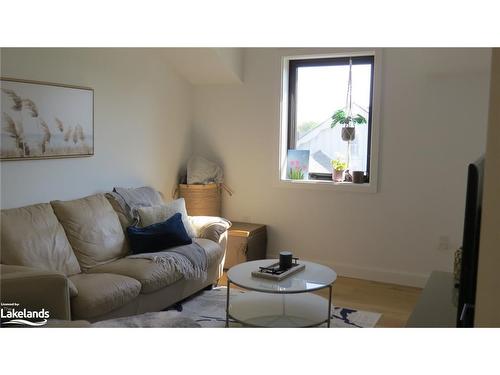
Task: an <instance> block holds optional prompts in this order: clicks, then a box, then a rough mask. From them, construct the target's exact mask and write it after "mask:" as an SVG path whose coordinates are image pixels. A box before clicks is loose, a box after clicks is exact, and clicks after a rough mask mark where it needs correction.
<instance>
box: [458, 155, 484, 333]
mask: <svg viewBox="0 0 500 375" xmlns="http://www.w3.org/2000/svg"><path fill="white" fill-rule="evenodd" d="M483 174H484V158H483V157H481V158H480V159H478V160H477V161H475V162H474V163H471V164H469V169H468V173H467V193H466V197H465V218H464V233H463V240H462V262H461V267H460V284H459V286H458V288H459V292H458V309H457V327H473V326H474V305H475V300H476V283H477V266H478V259H479V235H480V231H481V206H482V200H483Z"/></svg>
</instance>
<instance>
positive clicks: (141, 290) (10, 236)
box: [0, 194, 228, 322]
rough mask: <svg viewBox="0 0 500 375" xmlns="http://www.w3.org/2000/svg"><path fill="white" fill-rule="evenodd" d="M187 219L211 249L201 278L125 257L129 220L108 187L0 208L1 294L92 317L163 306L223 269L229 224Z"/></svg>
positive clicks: (55, 313)
mask: <svg viewBox="0 0 500 375" xmlns="http://www.w3.org/2000/svg"><path fill="white" fill-rule="evenodd" d="M190 221H191V223H192V225H193V228H194V230H195V232H196V238H194V239H193V240H194V241H196V242H197V243H198V244H199V245H201V246H202V247H203V248H204V250H205V252H206V253H207V257H208V270H207V274H208V277H207V279H206V280H204V281H201V280H186V279H184V278H183V276H182V275H181V274H180V273H178V272H176V271H172V270H168V269H166V268H165V267H163V266H162V265H161V264H158V263H155V262H153V261H152V260H149V259H131V258H127V254H129V248H128V243H127V239H126V235H125V233H124V228H125V227H126V226H127V225H128V224H129V223H127V221H126V220H125V219H124V216H123V212H120V207H119V205H117V204H116V202H113V199H112V197H111V196H110V195H105V194H96V195H92V196H89V197H85V198H81V199H76V200H72V201H53V202H51V203H42V204H36V205H32V206H27V207H21V208H14V209H7V210H2V212H1V230H2V232H1V252H0V260H1V262H0V263H1V265H0V274H1V300H2V302H16V303H20V305H21V306H22V307H25V308H28V309H29V308H32V309H41V308H45V309H46V310H49V312H50V317H51V318H54V319H65V320H69V319H73V320H87V321H90V322H93V321H99V320H104V319H110V318H114V317H121V316H127V315H134V314H140V313H144V312H151V311H159V310H162V309H164V308H166V307H168V306H170V305H172V304H174V303H176V302H178V301H180V300H182V299H184V298H186V297H188V296H190V295H191V294H193V293H195V292H197V291H198V290H200V289H203V288H205V287H207V286H210V285H211V284H213V283H216V282H217V280H218V278H219V277H220V276H221V275H222V270H223V265H224V258H225V250H226V240H227V232H226V231H227V229H228V226H227V225H224V221H223V220H222V219H220V218H216V217H191V218H190Z"/></svg>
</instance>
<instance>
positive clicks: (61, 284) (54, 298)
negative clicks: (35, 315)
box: [0, 264, 71, 320]
mask: <svg viewBox="0 0 500 375" xmlns="http://www.w3.org/2000/svg"><path fill="white" fill-rule="evenodd" d="M0 298H1V302H3V303H9V302H15V303H19V305H20V307H21V308H26V309H33V310H40V309H42V308H44V309H45V310H47V311H49V314H50V317H49V319H63V320H70V319H71V308H70V302H69V287H68V279H67V277H66V276H65V275H64V274H62V273H59V272H53V271H47V270H42V269H38V268H31V267H24V266H12V265H5V264H1V265H0Z"/></svg>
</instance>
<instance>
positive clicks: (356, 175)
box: [352, 171, 365, 184]
mask: <svg viewBox="0 0 500 375" xmlns="http://www.w3.org/2000/svg"><path fill="white" fill-rule="evenodd" d="M352 182H353V183H355V184H363V183H364V182H365V172H363V171H353V172H352Z"/></svg>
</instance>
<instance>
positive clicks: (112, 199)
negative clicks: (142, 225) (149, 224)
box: [104, 192, 134, 231]
mask: <svg viewBox="0 0 500 375" xmlns="http://www.w3.org/2000/svg"><path fill="white" fill-rule="evenodd" d="M104 196H105V197H106V199H107V200H108V202H109V204H110V205H111V207H113V210H115V212H116V214H117V215H118V219H119V220H120V224H121V225H122V228H123V231H126V230H127V228H128V227H129V226H131V225H132V224H133V223H134V220H133V219H132V218H131V217H129V216H128V214H127V211H126V210H125V208H124V206H125V203H124V201H123V198H122V197H121V196H120V195H118V194H117V193H114V192H111V193H106V194H104Z"/></svg>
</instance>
